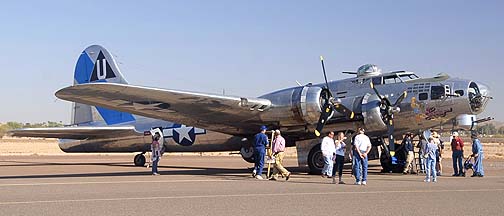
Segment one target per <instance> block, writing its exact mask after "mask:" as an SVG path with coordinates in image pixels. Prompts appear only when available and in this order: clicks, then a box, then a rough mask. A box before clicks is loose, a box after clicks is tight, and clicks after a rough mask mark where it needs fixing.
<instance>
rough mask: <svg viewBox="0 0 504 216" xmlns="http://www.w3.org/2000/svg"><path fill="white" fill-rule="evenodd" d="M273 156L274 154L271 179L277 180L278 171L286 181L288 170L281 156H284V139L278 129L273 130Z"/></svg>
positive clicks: (288, 174)
mask: <svg viewBox="0 0 504 216" xmlns="http://www.w3.org/2000/svg"><path fill="white" fill-rule="evenodd" d="M272 150H273V156H275V168H274V170H273V177H271V180H277V177H278V173H280V174H281V175H282V177H285V180H286V181H288V180H289V178H290V174H291V173H290V172H289V171H287V169H285V167H284V166H283V164H282V163H283V158H284V156H285V139H284V138H283V137H282V135H281V134H280V130H275V139H274V140H273V149H272Z"/></svg>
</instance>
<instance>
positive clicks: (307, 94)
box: [11, 45, 491, 173]
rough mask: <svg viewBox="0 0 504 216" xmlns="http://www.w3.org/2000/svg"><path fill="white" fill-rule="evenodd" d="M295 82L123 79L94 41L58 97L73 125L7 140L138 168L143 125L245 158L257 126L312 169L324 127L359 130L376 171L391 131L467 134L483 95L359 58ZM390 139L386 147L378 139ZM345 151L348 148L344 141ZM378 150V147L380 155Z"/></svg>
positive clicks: (174, 145) (456, 82)
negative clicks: (223, 89) (330, 74)
mask: <svg viewBox="0 0 504 216" xmlns="http://www.w3.org/2000/svg"><path fill="white" fill-rule="evenodd" d="M321 63H322V68H323V74H324V77H325V80H326V81H325V83H321V84H307V85H298V86H294V87H289V88H285V89H281V90H278V91H275V92H271V93H268V94H265V95H262V96H259V97H255V98H251V97H239V96H228V95H219V94H208V93H199V92H191V91H183V90H172V89H164V88H154V87H144V86H137V85H131V84H128V83H127V82H126V80H125V79H124V78H123V76H122V74H121V72H120V70H119V68H118V66H117V63H116V61H115V60H114V58H113V57H112V54H111V53H110V52H109V51H107V50H106V49H105V48H103V47H101V46H98V45H93V46H90V47H88V48H86V49H85V50H84V51H83V52H82V53H81V55H80V57H79V59H78V61H77V64H76V66H75V73H74V85H72V86H69V87H66V88H63V89H60V90H59V91H57V92H56V97H58V98H60V99H63V100H67V101H72V102H73V107H72V122H71V123H72V125H71V126H67V127H61V128H33V129H32V128H25V129H20V130H14V131H11V135H13V136H23V137H48V138H59V140H60V142H59V147H60V148H61V149H62V150H63V151H65V152H139V153H140V154H137V155H136V156H135V158H134V163H135V165H137V166H143V165H144V164H145V157H144V155H143V154H144V153H146V152H148V151H150V142H151V136H150V135H151V134H150V132H149V131H150V130H151V129H153V128H158V129H160V130H161V131H162V134H163V135H162V136H163V137H164V146H165V149H166V151H167V152H212V151H240V153H241V155H242V157H243V158H244V159H245V160H246V161H248V162H252V161H253V152H252V151H253V148H252V142H253V136H254V134H256V133H257V132H258V130H259V127H260V126H261V125H266V126H268V128H270V129H280V130H281V131H282V134H283V136H284V137H285V139H286V142H287V143H286V145H287V146H296V148H297V151H298V152H297V153H298V162H299V165H300V166H306V165H308V167H309V169H310V172H312V173H320V171H321V169H322V167H323V159H322V154H321V151H320V136H324V135H325V134H326V133H327V132H328V131H343V132H345V133H346V134H348V135H353V133H355V130H356V128H357V127H363V128H365V130H366V134H367V135H368V136H369V137H370V138H371V140H372V144H373V148H372V151H371V153H370V155H369V159H379V158H380V155H381V162H382V166H383V167H384V169H390V167H391V163H392V162H393V161H394V160H393V159H392V160H391V158H394V155H395V154H394V153H395V145H394V136H396V137H397V136H400V135H401V134H403V133H405V132H412V133H414V134H421V133H422V132H424V131H428V130H429V129H431V128H437V127H440V126H441V127H444V128H449V129H450V130H471V129H472V128H473V127H474V125H475V124H476V123H478V122H481V121H485V120H487V119H479V120H478V119H477V118H476V115H477V114H480V113H481V112H483V110H484V109H485V107H486V105H487V103H488V101H489V100H490V99H491V96H490V91H489V89H488V87H487V86H486V85H484V84H482V83H480V82H477V81H473V80H467V79H461V78H454V77H450V76H448V75H446V74H439V75H436V76H434V77H430V78H420V77H419V76H417V75H416V74H415V73H414V72H409V71H393V72H388V73H382V72H381V70H380V69H379V68H378V67H377V66H376V65H371V64H366V65H363V66H361V67H359V69H358V70H357V71H355V72H344V73H347V74H351V75H353V76H354V77H352V78H347V79H342V80H337V81H331V82H328V81H327V77H326V73H325V68H324V61H323V59H322V58H321ZM385 140H388V144H387V143H386V142H385ZM347 146H349V148H350V145H347ZM378 147H380V149H382V152H379V151H378Z"/></svg>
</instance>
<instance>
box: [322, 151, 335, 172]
mask: <svg viewBox="0 0 504 216" xmlns="http://www.w3.org/2000/svg"><path fill="white" fill-rule="evenodd" d="M332 157H333V156H332V155H324V168H322V175H327V176H331V175H332V170H333V160H332Z"/></svg>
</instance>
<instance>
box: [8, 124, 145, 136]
mask: <svg viewBox="0 0 504 216" xmlns="http://www.w3.org/2000/svg"><path fill="white" fill-rule="evenodd" d="M8 134H9V135H10V136H16V137H44V138H59V139H88V138H98V137H100V138H103V137H114V136H115V137H117V136H118V135H132V134H135V135H137V134H139V133H138V132H137V131H136V130H135V127H133V126H128V127H56V128H23V129H18V130H11V131H9V133H8Z"/></svg>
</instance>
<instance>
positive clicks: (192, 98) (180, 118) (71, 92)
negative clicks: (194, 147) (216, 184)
mask: <svg viewBox="0 0 504 216" xmlns="http://www.w3.org/2000/svg"><path fill="white" fill-rule="evenodd" d="M56 97H58V98H60V99H63V100H68V101H73V102H78V103H84V104H89V105H93V106H98V107H105V108H108V109H114V110H118V111H122V112H128V113H133V114H136V115H141V116H146V117H150V118H156V119H162V120H166V121H172V122H176V123H181V124H186V125H191V126H195V127H201V128H205V129H208V130H212V131H217V132H222V133H227V134H247V133H253V132H256V131H257V128H258V126H259V125H261V124H265V123H264V122H263V121H261V119H260V117H259V113H260V111H263V110H266V109H268V108H269V107H270V106H271V101H269V100H267V99H261V98H243V97H234V96H224V95H215V94H206V93H197V92H188V91H179V90H170V89H160V88H150V87H143V86H134V85H128V84H117V83H90V84H82V85H74V86H69V87H66V88H63V89H61V90H59V91H57V92H56Z"/></svg>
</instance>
